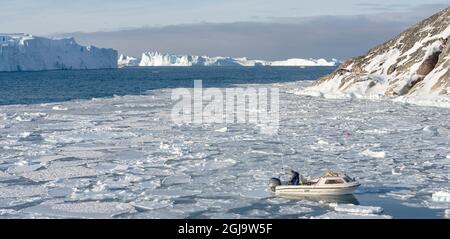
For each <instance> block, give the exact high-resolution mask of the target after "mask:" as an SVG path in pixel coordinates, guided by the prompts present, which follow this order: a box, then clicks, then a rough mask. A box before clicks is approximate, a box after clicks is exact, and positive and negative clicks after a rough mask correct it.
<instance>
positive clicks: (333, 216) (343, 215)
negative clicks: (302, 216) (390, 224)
mask: <svg viewBox="0 0 450 239" xmlns="http://www.w3.org/2000/svg"><path fill="white" fill-rule="evenodd" d="M311 219H392V217H391V216H388V215H376V214H347V213H339V212H328V213H325V214H323V215H320V216H315V217H311Z"/></svg>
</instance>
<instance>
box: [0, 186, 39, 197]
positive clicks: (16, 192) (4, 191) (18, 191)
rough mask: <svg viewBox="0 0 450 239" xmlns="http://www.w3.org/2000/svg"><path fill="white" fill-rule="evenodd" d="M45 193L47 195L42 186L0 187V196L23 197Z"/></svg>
mask: <svg viewBox="0 0 450 239" xmlns="http://www.w3.org/2000/svg"><path fill="white" fill-rule="evenodd" d="M45 195H47V189H46V188H44V187H42V186H15V187H12V186H9V187H0V198H24V197H34V196H45Z"/></svg>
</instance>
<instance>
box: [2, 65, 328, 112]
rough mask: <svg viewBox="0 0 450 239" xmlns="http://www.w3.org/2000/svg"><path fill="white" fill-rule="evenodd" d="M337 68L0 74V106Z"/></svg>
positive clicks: (259, 80)
mask: <svg viewBox="0 0 450 239" xmlns="http://www.w3.org/2000/svg"><path fill="white" fill-rule="evenodd" d="M334 69H335V67H307V68H300V67H140V68H124V69H107V70H76V71H41V72H12V73H7V72H0V86H1V87H0V96H1V97H0V105H5V104H37V103H49V102H61V101H68V100H74V99H91V98H101V97H111V96H114V95H139V94H142V93H145V91H147V90H155V89H163V88H179V87H190V88H191V87H193V80H203V87H228V86H232V85H233V84H242V83H248V84H269V83H277V82H291V81H298V80H314V79H317V78H318V77H320V76H322V75H325V74H328V73H331V72H332V71H333V70H334Z"/></svg>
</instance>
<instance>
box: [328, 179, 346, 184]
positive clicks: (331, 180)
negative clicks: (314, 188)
mask: <svg viewBox="0 0 450 239" xmlns="http://www.w3.org/2000/svg"><path fill="white" fill-rule="evenodd" d="M341 183H344V181H343V180H342V179H329V180H327V181H325V184H341Z"/></svg>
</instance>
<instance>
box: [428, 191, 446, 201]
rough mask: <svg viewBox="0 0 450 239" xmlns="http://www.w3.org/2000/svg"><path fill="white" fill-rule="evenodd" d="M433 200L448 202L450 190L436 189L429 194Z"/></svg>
mask: <svg viewBox="0 0 450 239" xmlns="http://www.w3.org/2000/svg"><path fill="white" fill-rule="evenodd" d="M431 198H432V199H433V201H435V202H450V192H446V191H438V192H434V193H433V195H432V196H431Z"/></svg>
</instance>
